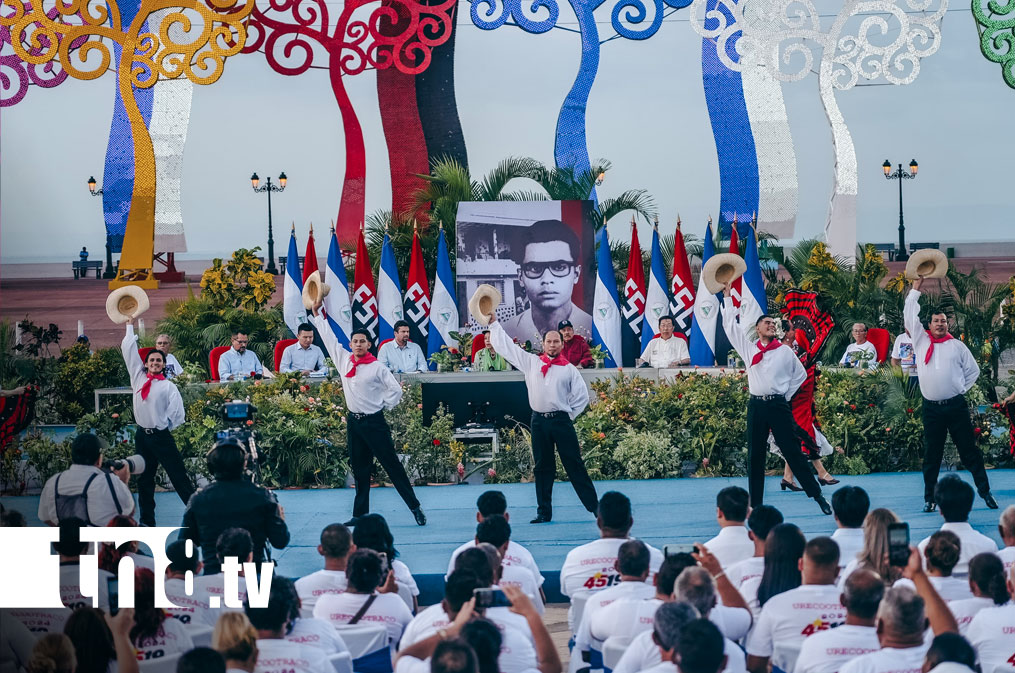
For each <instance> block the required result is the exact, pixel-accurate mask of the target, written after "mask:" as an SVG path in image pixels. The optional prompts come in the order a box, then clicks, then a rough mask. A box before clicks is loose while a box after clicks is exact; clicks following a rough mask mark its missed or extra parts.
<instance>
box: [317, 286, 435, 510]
mask: <svg viewBox="0 0 1015 673" xmlns="http://www.w3.org/2000/svg"><path fill="white" fill-rule="evenodd" d="M323 301H324V297H323V296H317V297H315V303H314V304H313V306H312V307H311V316H310V319H311V320H312V321H313V323H314V325H316V326H317V332H318V334H320V335H321V339H322V340H323V341H324V347H325V348H326V349H327V350H328V352H329V353H330V354H331V359H332V360H333V361H334V362H335V367H336V369H337V370H338V375H339V380H340V381H341V382H342V390H343V392H345V402H346V405H347V406H348V407H349V413H348V425H347V429H346V442H347V445H348V448H349V464H350V466H351V467H352V473H353V477H354V478H355V480H356V499H355V500H354V501H353V508H352V519H351V520H349V521H347V522H346V524H345V525H346V526H355V525H356V523H357V521H358V520H359V517H361V516H364V515H365V514H367V513H369V512H370V472H371V469H372V468H373V465H374V458H375V457H376V458H377V460H378V462H380V464H381V466H382V467H383V468H384V470H385V471H386V472H387V473H388V478H390V479H391V483H392V484H394V486H395V490H396V491H398V495H400V496H402V500H404V501H405V504H406V505H408V507H409V509H410V510H412V515H413V517H415V519H416V523H417V524H419V525H420V526H425V525H426V515H425V514H423V509H422V508H421V507H420V505H419V500H417V499H416V494H415V493H414V492H413V490H412V484H411V483H409V477H408V476H407V475H406V474H405V468H404V467H403V466H402V463H401V462H400V461H399V460H398V456H397V455H396V454H395V444H394V441H392V439H391V428H389V427H388V423H387V421H386V420H384V410H385V409H392V408H394V407H395V406H396V405H397V404H398V403H399V401H400V400H401V399H402V386H401V385H400V384H399V383H398V381H397V380H396V379H395V377H394V375H393V374H392V373H391V371H390V370H389V369H388V368H387V367H386V366H384V364H383V363H382V362H381V361H380V360H378V359H377V358H376V357H374V356H373V355H371V354H370V335H369V333H368V332H367V331H366V330H353V333H352V334H351V335H350V338H349V347H350V349H351V351H350V350H348V349H346V348H345V347H343V346H342V344H341V343H340V342H339V341H338V338H337V337H336V336H335V333H334V331H332V329H331V324H330V323H329V322H328V319H327V317H326V316H325V315H324V311H323V310H321V306H322V304H323Z"/></svg>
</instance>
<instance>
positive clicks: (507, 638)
mask: <svg viewBox="0 0 1015 673" xmlns="http://www.w3.org/2000/svg"><path fill="white" fill-rule="evenodd" d="M483 584H484V582H483V580H482V579H481V578H479V577H478V576H477V575H476V574H475V573H474V572H472V571H471V570H467V569H458V570H455V571H453V572H452V573H451V576H450V577H449V578H448V581H447V584H446V585H445V593H444V600H443V601H442V602H441V604H440V605H439V606H433V607H431V608H427V609H426V610H424V611H423V612H422V613H420V615H419V617H423V616H424V615H425V614H426V613H427V612H429V611H431V610H433V609H434V608H439V609H440V610H441V611H442V612H443V613H444V617H445V621H443V622H442V623H440V626H436V627H435V621H434V619H433V618H432V616H428V617H427V618H426V620H425V621H427V622H428V623H427V624H424V625H422V628H419V625H418V624H413V625H410V627H409V628H408V629H406V638H405V639H404V640H403V645H402V647H401V649H400V650H399V652H398V657H397V658H396V660H395V671H396V673H413V672H415V671H419V672H420V673H424V671H429V670H430V668H422V667H421V666H420V664H421V663H422V662H425V661H426V660H427V659H429V658H430V657H431V656H433V655H435V650H436V649H437V648H438V647H439V645H440V643H441V642H442V641H446V640H447V639H449V638H452V639H453V638H455V637H456V636H461V637H462V638H463V639H464V640H466V642H469V643H474V642H476V641H477V640H478V641H488V640H490V638H489V637H485V634H486V635H492V633H490V632H489V627H488V626H479V625H478V624H476V622H477V620H475V619H473V618H474V617H480V618H481V619H480V620H478V621H479V622H481V623H483V624H492V625H493V626H494V627H495V630H496V631H497V632H499V634H500V637H501V642H500V644H499V647H498V650H499V653H498V654H496V655H495V657H496V661H495V662H494V663H495V666H494V667H493V669H492V670H496V671H499V673H524V672H526V671H529V672H531V671H535V670H538V671H539V672H540V673H561V668H562V667H561V663H560V657H559V656H558V654H557V648H556V645H554V643H553V639H552V638H551V636H550V632H549V631H548V630H547V628H546V626H545V625H544V624H543V621H542V619H541V618H540V616H539V613H538V612H536V609H535V607H534V606H533V605H532V601H530V600H529V598H528V596H526V595H525V594H524V593H523V592H521V591H520V590H518V589H517V588H515V587H511V586H506V587H503V589H502V591H503V592H504V595H505V596H506V597H507V599H508V600H509V601H510V602H511V607H510V608H508V609H509V610H510V611H511V613H512V614H513V615H514V616H516V617H518V618H519V619H522V620H523V621H524V622H525V623H526V628H527V629H528V630H529V631H530V632H531V633H532V636H533V639H532V641H530V640H529V639H528V638H527V637H526V636H525V635H523V634H522V633H521V632H520V631H519V630H518V629H516V628H515V627H513V626H509V625H504V624H503V623H502V622H501V623H499V622H498V620H495V619H490V617H489V614H487V613H488V612H489V610H487V611H483V610H477V609H476V606H475V598H474V593H475V591H476V590H477V589H482V588H485V587H483ZM419 617H417V620H418V619H419ZM470 620H472V621H470ZM415 621H416V620H414V622H415ZM474 625H475V626H474ZM413 630H416V633H415V634H413V633H411V632H412V631H413ZM410 638H411V642H409V641H410ZM479 649H483V650H486V649H489V648H487V647H481V648H479ZM479 649H477V654H479ZM494 651H495V652H496V651H497V650H494ZM481 670H484V671H485V670H491V669H489V668H486V667H482V668H481Z"/></svg>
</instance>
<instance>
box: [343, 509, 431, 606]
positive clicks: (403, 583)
mask: <svg viewBox="0 0 1015 673" xmlns="http://www.w3.org/2000/svg"><path fill="white" fill-rule="evenodd" d="M352 543H353V544H354V545H356V548H357V549H373V550H374V551H375V552H377V553H378V554H380V555H381V556H383V557H384V558H385V559H386V560H387V564H388V568H390V569H391V570H392V571H394V573H395V584H397V585H398V586H399V587H404V588H405V589H408V592H409V593H410V594H411V595H412V602H411V603H409V602H408V601H406V603H407V604H408V605H409V609H410V610H412V612H413V613H415V612H416V608H417V607H419V603H418V601H419V599H418V597H419V587H418V586H416V580H414V579H413V578H412V572H411V571H410V570H409V566H407V565H405V564H404V563H402V562H401V561H399V560H398V550H397V549H395V536H394V535H392V534H391V528H389V527H388V522H387V520H385V518H384V517H383V516H381V515H380V514H366V515H364V516H361V517H360V518H359V520H358V521H357V523H356V527H355V528H353V530H352ZM400 593H401V592H400Z"/></svg>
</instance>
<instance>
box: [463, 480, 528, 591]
mask: <svg viewBox="0 0 1015 673" xmlns="http://www.w3.org/2000/svg"><path fill="white" fill-rule="evenodd" d="M494 514H500V515H502V516H503V517H504V518H505V519H507V521H508V523H510V522H511V515H510V514H508V511H507V498H505V497H504V494H503V493H502V492H500V491H484V492H483V493H481V494H480V496H479V498H477V499H476V523H483V519H485V518H486V517H488V516H492V515H494ZM475 546H476V540H475V539H472V540H469V541H468V542H466V543H465V544H463V545H462V546H460V547H458V549H456V550H455V551H453V552H452V553H451V560H450V561H449V562H448V572H447V574H445V575H444V579H447V578H448V576H450V575H451V573H452V571H454V569H455V559H456V558H458V555H459V554H461V553H462V552H463V551H465V550H466V549H469V548H470V547H475ZM504 565H509V566H524V567H526V568H528V569H529V571H530V572H531V573H532V575H533V577H535V578H536V581H538V582H539V586H540V591H542V586H543V579H544V578H543V575H542V574H541V573H540V572H539V566H538V565H536V560H535V559H534V558H533V557H532V554H531V553H529V550H528V549H526V548H525V547H523V546H522V545H520V544H518V543H517V542H515V541H514V540H511V542H509V543H508V550H507V553H506V554H504ZM542 598H543V602H546V596H545V595H544V596H543V597H542Z"/></svg>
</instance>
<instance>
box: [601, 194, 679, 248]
mask: <svg viewBox="0 0 1015 673" xmlns="http://www.w3.org/2000/svg"><path fill="white" fill-rule="evenodd" d="M628 210H633V211H634V212H635V213H637V214H638V215H641V216H642V217H643V218H644V219H645V221H646V222H649V223H651V222H652V220H653V219H654V218H655V217H656V216H657V215H658V213H659V211H658V210H657V209H656V204H655V200H654V199H653V198H652V197H651V196H650V195H649V193H648V192H647V191H646V190H644V189H629V190H627V191H626V192H624V193H623V194H620V195H619V196H615V197H613V198H609V199H603V200H602V201H600V202H599V213H600V215H601V216H602V220H603V221H605V222H609V221H610V220H611V219H613V218H614V217H616V216H617V215H619V214H620V213H623V212H625V211H628ZM597 224H601V223H597ZM671 247H672V246H671Z"/></svg>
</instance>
